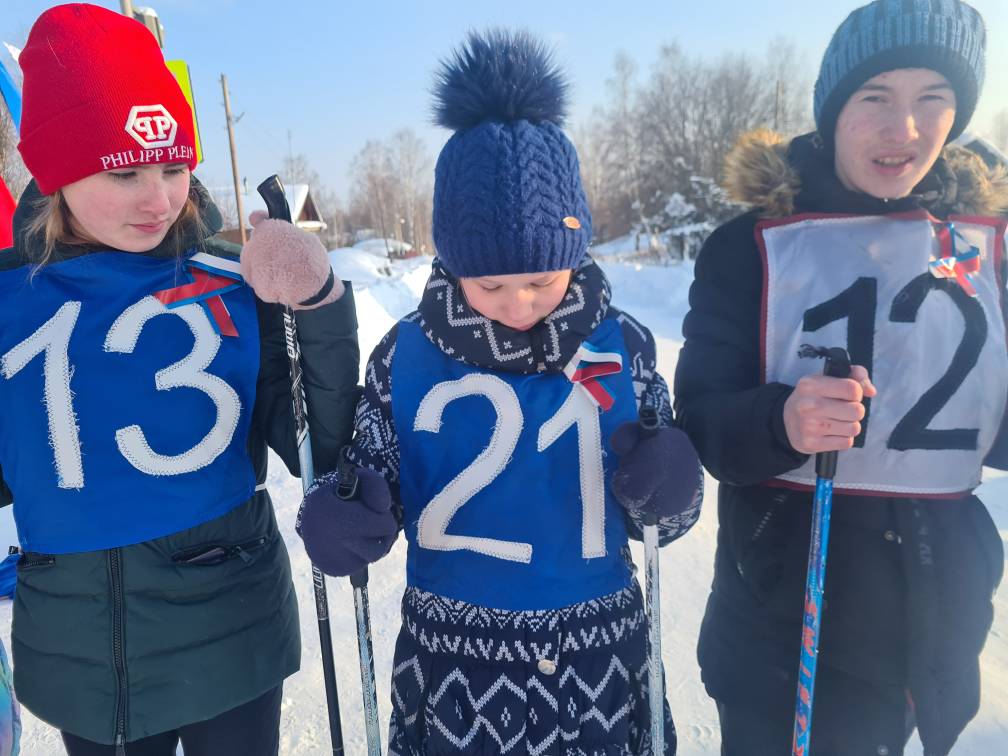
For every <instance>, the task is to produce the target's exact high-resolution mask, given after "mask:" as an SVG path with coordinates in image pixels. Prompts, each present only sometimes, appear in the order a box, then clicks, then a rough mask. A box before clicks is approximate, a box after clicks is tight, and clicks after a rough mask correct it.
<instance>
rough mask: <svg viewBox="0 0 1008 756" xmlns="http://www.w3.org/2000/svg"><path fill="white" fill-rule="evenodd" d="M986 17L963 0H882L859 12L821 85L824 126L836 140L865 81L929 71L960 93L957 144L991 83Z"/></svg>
mask: <svg viewBox="0 0 1008 756" xmlns="http://www.w3.org/2000/svg"><path fill="white" fill-rule="evenodd" d="M986 46H987V34H986V31H985V29H984V22H983V18H982V17H981V16H980V14H979V13H977V12H976V10H974V9H973V8H972V7H971V6H969V5H967V4H966V3H964V2H960V0H875V2H873V3H869V4H868V5H865V6H863V7H861V8H858V9H857V10H855V11H854V12H853V13H851V14H850V15H849V16H848V17H847V18H846V20H845V21H844V22H843V23H842V24H840V27H839V28H838V29H837V30H836V32H835V33H834V34H833V39H831V40H830V43H829V46H828V47H827V48H826V54H825V55H823V60H822V66H821V67H820V68H819V78H818V79H817V80H816V85H815V104H814V106H813V109H814V111H815V120H816V126H817V128H818V129H819V133H820V134H821V135H822V137H823V139H824V140H825V141H826V142H827V143H832V140H833V134H834V131H835V130H836V122H837V118H838V117H839V116H840V111H841V110H842V109H843V106H844V105H845V104H846V103H847V100H848V99H850V96H851V95H852V94H854V92H856V91H857V90H858V89H859V88H860V87H861V85H862V84H864V83H865V82H866V81H868V80H869V79H870V78H872V77H873V76H878V75H879V74H880V73H884V72H886V71H893V70H896V69H898V68H928V69H931V70H932V71H937V72H938V73H940V74H942V75H943V76H944V77H945V78H946V79H948V81H949V84H951V85H952V89H953V91H954V92H955V94H956V117H955V122H954V123H953V125H952V132H951V134H949V139H950V140H951V139H955V138H956V137H957V136H959V134H961V133H962V132H963V129H965V128H966V125H967V124H968V123H969V120H970V118H971V117H972V116H973V110H974V109H975V108H976V103H977V98H978V97H979V96H980V88H981V87H982V86H983V80H984V53H985V51H986Z"/></svg>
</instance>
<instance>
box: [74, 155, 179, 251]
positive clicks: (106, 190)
mask: <svg viewBox="0 0 1008 756" xmlns="http://www.w3.org/2000/svg"><path fill="white" fill-rule="evenodd" d="M188 196H189V167H188V166H186V165H185V164H178V165H167V164H166V165H146V166H134V167H131V168H123V169H117V170H111V171H103V172H101V173H95V174H92V175H90V176H88V177H87V178H83V179H81V180H80V181H76V182H74V183H72V184H68V185H67V186H65V187H63V197H64V199H65V200H66V203H67V207H68V208H69V209H70V213H71V215H72V216H73V224H74V231H76V232H77V234H78V235H79V236H82V237H83V238H85V239H93V240H94V241H96V242H98V243H99V244H107V245H108V246H110V247H112V248H113V249H120V250H122V251H123V252H148V251H150V250H152V249H154V247H156V246H157V245H158V244H160V243H161V241H162V240H163V239H164V238H165V236H167V234H168V231H169V229H170V228H171V226H172V224H173V223H174V222H175V220H176V219H177V218H178V217H179V213H181V211H182V207H183V205H185V201H186V198H187V197H188Z"/></svg>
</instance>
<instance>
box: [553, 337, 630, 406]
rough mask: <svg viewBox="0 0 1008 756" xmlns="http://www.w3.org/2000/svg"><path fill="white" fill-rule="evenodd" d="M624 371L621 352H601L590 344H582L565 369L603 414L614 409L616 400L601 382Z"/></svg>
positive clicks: (568, 375)
mask: <svg viewBox="0 0 1008 756" xmlns="http://www.w3.org/2000/svg"><path fill="white" fill-rule="evenodd" d="M622 370H623V356H622V355H621V354H620V353H619V352H600V351H597V350H596V349H594V348H593V347H592V345H591V344H589V343H588V342H582V344H581V346H580V347H578V350H577V352H575V353H574V356H573V357H572V358H571V361H570V362H568V363H567V366H566V367H564V370H563V371H564V375H566V376H567V377H568V378H569V379H570V380H571V382H573V383H576V384H578V385H579V386H581V388H583V389H584V390H585V391H586V392H587V393H588V396H589V397H591V400H592V401H593V402H595V404H597V405H598V406H599V407H601V408H602V411H603V412H606V411H608V410H610V409H612V406H613V403H614V402H615V399H613V396H612V394H610V393H609V391H608V390H607V389H606V387H605V386H604V385H602V382H601V381H600V380H599V379H600V378H602V377H603V376H606V375H615V374H616V373H619V372H621V371H622Z"/></svg>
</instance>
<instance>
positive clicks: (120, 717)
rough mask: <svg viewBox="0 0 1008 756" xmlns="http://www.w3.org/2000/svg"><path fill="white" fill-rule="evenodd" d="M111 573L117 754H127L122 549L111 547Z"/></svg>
mask: <svg viewBox="0 0 1008 756" xmlns="http://www.w3.org/2000/svg"><path fill="white" fill-rule="evenodd" d="M109 574H110V575H111V578H112V663H113V665H114V666H115V673H116V683H117V686H118V690H117V691H116V712H115V749H116V756H125V754H126V654H125V649H124V648H123V646H124V641H123V587H122V582H123V581H122V550H121V549H109Z"/></svg>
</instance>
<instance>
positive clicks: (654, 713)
mask: <svg viewBox="0 0 1008 756" xmlns="http://www.w3.org/2000/svg"><path fill="white" fill-rule="evenodd" d="M640 426H641V438H642V439H643V438H650V437H651V436H654V435H655V434H656V433H658V411H657V410H656V409H655V408H654V407H650V406H644V407H641V411H640ZM644 565H645V572H646V578H645V585H646V587H647V613H648V640H649V641H650V645H651V648H650V652H649V655H648V676H649V678H650V681H651V683H650V686H649V687H648V698H649V700H650V704H651V753H652V754H655V756H663V754H664V753H665V685H664V679H663V674H662V657H661V595H660V589H659V584H658V515H657V513H656V512H655V510H654V508H650V509H645V510H644Z"/></svg>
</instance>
